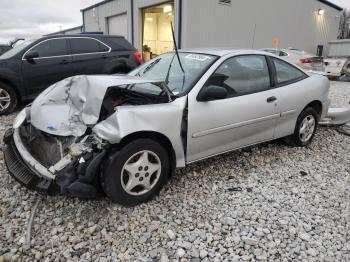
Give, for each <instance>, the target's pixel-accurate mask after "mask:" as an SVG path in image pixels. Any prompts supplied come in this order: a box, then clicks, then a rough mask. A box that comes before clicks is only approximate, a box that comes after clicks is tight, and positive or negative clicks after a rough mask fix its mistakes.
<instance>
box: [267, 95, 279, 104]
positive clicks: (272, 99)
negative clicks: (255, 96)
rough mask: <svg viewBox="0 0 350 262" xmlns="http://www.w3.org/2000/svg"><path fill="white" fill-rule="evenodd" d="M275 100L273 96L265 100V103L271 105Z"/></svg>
mask: <svg viewBox="0 0 350 262" xmlns="http://www.w3.org/2000/svg"><path fill="white" fill-rule="evenodd" d="M276 100H277V98H276V97H275V96H271V97H269V98H267V99H266V102H267V103H272V102H275V101H276Z"/></svg>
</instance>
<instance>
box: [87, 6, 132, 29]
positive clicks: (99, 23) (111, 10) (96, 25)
mask: <svg viewBox="0 0 350 262" xmlns="http://www.w3.org/2000/svg"><path fill="white" fill-rule="evenodd" d="M129 2H130V0H114V1H111V2H108V3H105V4H103V5H100V6H97V7H95V17H94V16H93V9H89V10H87V11H85V12H84V20H85V31H87V32H88V31H101V32H104V33H107V32H108V30H107V29H108V28H107V27H108V25H107V17H109V16H115V15H118V14H122V13H126V12H127V11H128V9H129V5H130V3H129Z"/></svg>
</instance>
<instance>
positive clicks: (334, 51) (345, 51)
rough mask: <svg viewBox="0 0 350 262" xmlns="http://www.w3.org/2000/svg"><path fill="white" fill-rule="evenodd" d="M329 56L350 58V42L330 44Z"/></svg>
mask: <svg viewBox="0 0 350 262" xmlns="http://www.w3.org/2000/svg"><path fill="white" fill-rule="evenodd" d="M328 55H329V56H336V57H337V56H338V57H349V56H350V42H349V41H344V42H339V43H330V44H329V54H328Z"/></svg>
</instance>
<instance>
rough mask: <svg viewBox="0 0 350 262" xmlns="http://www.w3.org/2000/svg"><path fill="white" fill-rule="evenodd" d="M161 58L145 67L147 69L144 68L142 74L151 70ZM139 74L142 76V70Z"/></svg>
mask: <svg viewBox="0 0 350 262" xmlns="http://www.w3.org/2000/svg"><path fill="white" fill-rule="evenodd" d="M160 60H161V59H160V58H158V59H157V60H154V61H153V62H152V63H150V64H149V65H148V66H147V67H146V68H145V70H143V72H142V75H144V74H146V73H147V72H148V71H149V70H151V69H152V68H153V67H154V66H155V65H156V64H158V63H159V61H160ZM137 75H138V76H141V75H140V72H138V73H137Z"/></svg>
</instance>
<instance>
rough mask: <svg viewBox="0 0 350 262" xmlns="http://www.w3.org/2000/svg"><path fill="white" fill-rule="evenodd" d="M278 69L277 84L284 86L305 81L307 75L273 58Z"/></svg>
mask: <svg viewBox="0 0 350 262" xmlns="http://www.w3.org/2000/svg"><path fill="white" fill-rule="evenodd" d="M272 61H273V63H274V65H275V68H276V77H277V84H278V85H284V84H288V83H292V82H297V81H300V80H303V79H305V78H306V77H307V75H306V74H305V73H304V72H303V71H301V70H299V69H298V68H296V67H294V66H293V65H291V64H289V63H287V62H285V61H282V60H280V59H276V58H272Z"/></svg>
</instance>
